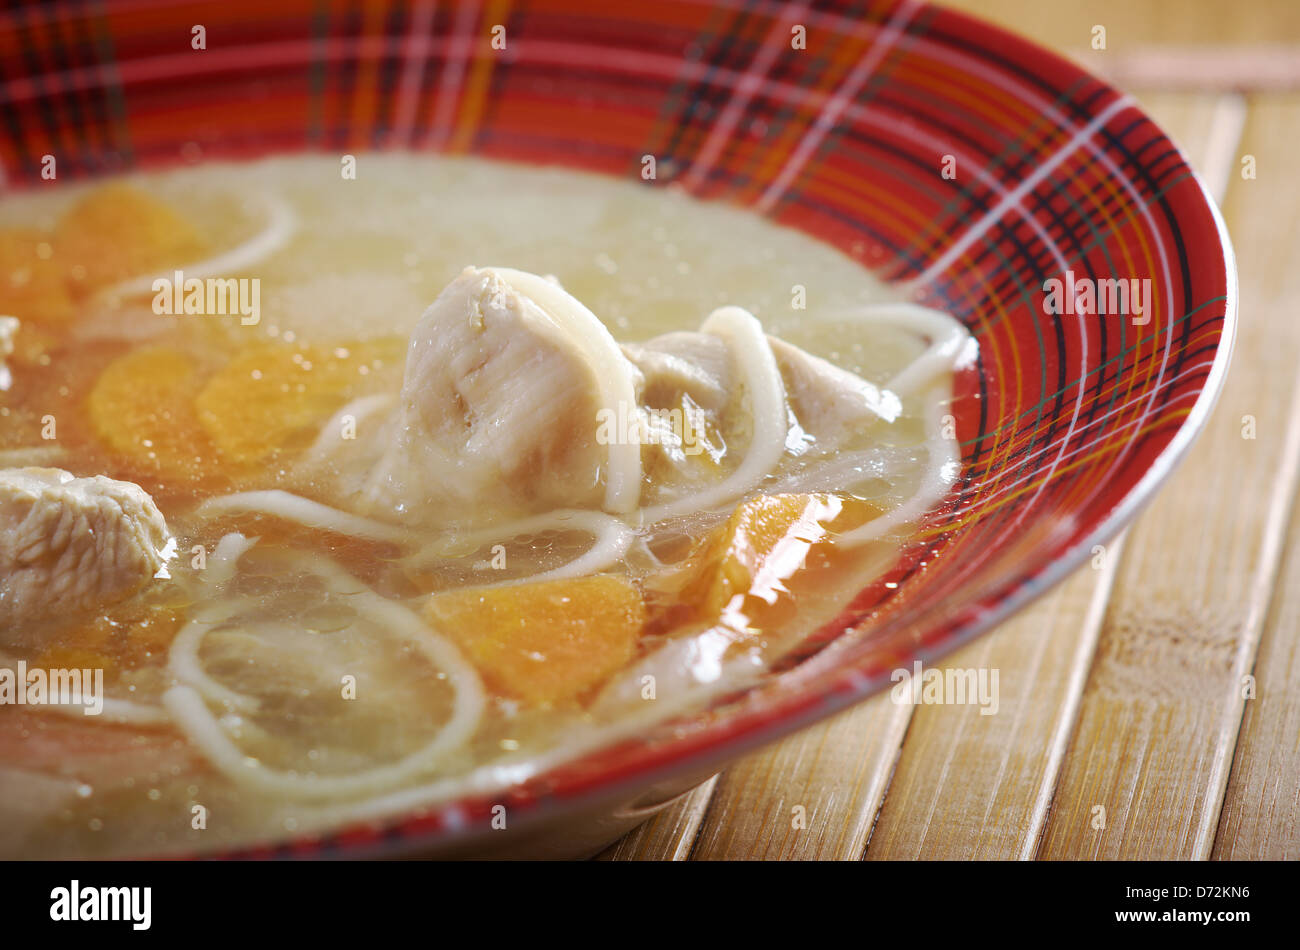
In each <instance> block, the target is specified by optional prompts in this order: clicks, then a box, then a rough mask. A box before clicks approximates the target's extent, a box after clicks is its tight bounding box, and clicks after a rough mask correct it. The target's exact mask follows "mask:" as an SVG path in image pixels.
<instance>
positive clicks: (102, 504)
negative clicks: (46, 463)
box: [0, 468, 168, 642]
mask: <svg viewBox="0 0 1300 950" xmlns="http://www.w3.org/2000/svg"><path fill="white" fill-rule="evenodd" d="M167 540H168V532H167V524H166V522H165V521H164V520H163V516H162V513H161V512H159V511H158V508H157V506H155V505H154V503H153V499H152V498H150V497H149V495H148V494H146V493H145V491H144V490H143V489H142V488H140V486H139V485H136V484H134V483H132V482H123V481H116V480H114V479H111V478H105V477H104V476H102V475H96V476H94V477H93V478H77V477H75V476H74V475H72V474H71V473H70V472H65V471H63V470H62V469H58V468H10V469H0V641H3V640H9V641H11V642H16V641H17V640H19V639H20V638H21V634H22V628H23V626H24V625H25V624H28V623H31V622H34V621H37V620H40V619H42V618H45V617H48V616H50V615H52V614H54V613H56V612H57V613H75V612H79V611H82V610H86V609H89V608H91V607H98V606H104V605H107V604H110V603H113V602H116V601H118V600H121V599H123V598H125V597H127V596H129V595H130V594H132V593H134V592H135V591H136V590H138V589H139V588H140V587H141V586H142V585H143V584H144V583H145V582H146V581H147V580H149V578H151V577H153V576H154V575H155V574H156V573H157V572H158V570H159V568H160V567H161V566H162V565H163V551H164V549H165V547H166V546H167Z"/></svg>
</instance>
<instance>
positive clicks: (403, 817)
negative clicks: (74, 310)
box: [7, 2, 1239, 859]
mask: <svg viewBox="0 0 1300 950" xmlns="http://www.w3.org/2000/svg"><path fill="white" fill-rule="evenodd" d="M917 5H918V6H919V7H921V8H923V9H926V8H929V9H933V10H935V11H937V12H938V14H939V15H941V16H943V17H944V18H946V19H948V21H949V22H951V23H952V24H953V25H954V26H955V27H956V28H959V29H960V30H961V31H962V32H963V34H964V35H965V36H967V37H968V38H969V39H971V40H972V41H974V42H977V43H978V44H979V45H980V46H982V47H988V46H991V45H998V46H1000V47H1001V48H1002V49H1003V51H1004V53H1007V54H1010V55H1012V56H1014V57H1015V59H1016V60H1022V59H1023V58H1024V57H1025V56H1027V55H1031V54H1032V55H1033V56H1036V57H1038V58H1040V59H1041V60H1042V61H1043V62H1044V63H1045V65H1046V66H1048V67H1050V68H1051V69H1052V70H1057V71H1059V70H1062V69H1066V70H1069V71H1071V72H1072V73H1078V74H1080V75H1083V76H1087V77H1088V78H1090V79H1092V80H1093V81H1094V82H1096V83H1098V84H1099V86H1101V87H1103V88H1105V89H1106V90H1109V91H1113V92H1118V90H1115V87H1114V86H1113V85H1111V84H1110V83H1109V82H1106V81H1105V80H1103V79H1099V78H1098V77H1096V76H1094V75H1093V74H1092V73H1091V72H1089V71H1088V70H1087V69H1086V68H1084V67H1083V66H1081V65H1079V64H1078V63H1076V62H1073V61H1071V60H1069V59H1067V58H1065V57H1064V56H1062V55H1061V54H1059V53H1057V52H1055V51H1054V50H1052V49H1050V48H1048V47H1046V46H1043V45H1041V44H1039V43H1038V42H1036V41H1034V40H1032V39H1029V38H1026V37H1024V36H1021V35H1019V34H1017V33H1015V32H1013V31H1011V30H1009V29H1006V28H1004V27H1002V26H1000V25H997V24H994V23H991V22H989V21H986V20H984V19H981V18H979V17H977V16H973V15H971V14H968V13H966V12H964V11H960V10H954V9H952V8H950V7H947V6H944V5H942V4H939V3H929V2H920V3H918V4H917ZM1128 109H1132V110H1134V111H1136V112H1137V113H1138V114H1140V115H1141V116H1143V117H1144V118H1146V119H1147V120H1148V121H1151V124H1152V126H1153V128H1154V129H1155V130H1156V132H1157V133H1158V134H1159V135H1160V136H1161V137H1163V139H1164V140H1165V141H1166V142H1168V143H1169V144H1170V145H1171V146H1172V147H1173V148H1174V149H1175V150H1176V151H1177V153H1178V155H1179V157H1180V158H1181V159H1182V160H1183V161H1184V163H1185V164H1186V166H1187V168H1188V170H1189V172H1190V178H1191V180H1192V181H1193V182H1194V183H1195V186H1196V189H1197V191H1196V194H1198V195H1199V201H1200V203H1201V204H1203V205H1204V207H1205V209H1207V210H1208V212H1209V214H1210V217H1211V220H1212V222H1213V232H1214V235H1215V237H1216V238H1217V241H1218V244H1219V250H1220V251H1221V258H1222V265H1223V267H1224V289H1225V297H1224V315H1223V321H1222V329H1221V331H1220V334H1219V338H1218V341H1217V343H1216V349H1215V355H1214V359H1213V362H1212V363H1211V365H1210V368H1209V370H1208V372H1207V375H1206V378H1205V381H1204V383H1203V384H1202V386H1201V388H1200V390H1199V392H1197V394H1196V399H1195V402H1194V403H1193V404H1192V407H1191V408H1190V410H1188V412H1187V414H1186V416H1185V417H1184V418H1183V419H1182V421H1181V422H1180V423H1179V425H1178V427H1177V429H1176V430H1175V431H1174V433H1173V435H1172V436H1171V437H1170V439H1169V441H1168V443H1167V444H1166V445H1165V446H1164V447H1163V448H1162V449H1161V450H1160V451H1159V453H1158V454H1157V455H1156V456H1155V458H1154V459H1152V460H1151V462H1150V463H1149V464H1148V465H1147V467H1146V470H1145V471H1144V472H1143V473H1142V474H1141V476H1140V477H1139V478H1138V480H1137V482H1136V483H1135V484H1134V485H1133V486H1132V487H1130V488H1129V489H1128V490H1127V491H1125V492H1124V494H1123V495H1122V496H1121V497H1120V498H1119V500H1118V501H1117V502H1116V503H1115V504H1114V505H1113V506H1112V507H1111V509H1110V510H1109V511H1108V512H1107V514H1106V515H1105V516H1104V517H1103V518H1102V519H1101V520H1100V521H1099V522H1098V523H1097V524H1095V525H1094V526H1093V527H1092V529H1091V530H1089V531H1088V532H1087V533H1086V534H1085V535H1083V536H1082V537H1081V538H1080V539H1079V540H1077V541H1076V542H1074V543H1073V544H1072V545H1071V546H1070V547H1069V548H1067V549H1066V550H1065V551H1063V552H1062V553H1061V554H1060V555H1059V556H1057V557H1055V558H1053V559H1051V560H1049V561H1047V562H1045V563H1044V564H1043V565H1042V566H1041V567H1040V568H1039V569H1037V570H1034V571H1032V572H1031V573H1029V574H1027V575H1025V576H1023V577H1022V578H1020V579H1015V578H1007V579H1004V580H1002V581H1000V582H998V583H996V584H994V585H992V586H991V587H990V588H989V590H988V591H987V592H986V594H985V595H984V596H983V597H982V598H981V603H982V604H984V605H985V606H984V607H983V608H982V609H980V610H979V611H978V612H977V613H976V614H975V615H974V616H972V617H970V618H969V619H966V618H962V619H958V620H957V621H955V622H954V623H953V624H952V625H951V626H950V627H948V628H947V629H946V630H945V631H944V633H943V635H942V636H941V637H939V638H937V639H936V640H935V641H934V642H928V643H921V644H918V645H917V646H916V647H915V648H913V649H911V650H910V651H909V653H910V656H909V659H911V660H919V661H921V662H922V663H923V664H930V663H933V662H934V661H936V660H938V659H940V658H942V657H944V656H946V655H948V654H950V653H951V652H953V651H955V650H957V649H958V648H960V647H962V646H963V645H965V644H967V643H969V642H971V641H972V640H974V639H975V638H976V637H978V636H980V635H982V634H984V633H985V632H987V631H988V630H989V629H990V628H992V627H994V626H996V625H997V624H999V623H1001V622H1002V621H1003V620H1005V619H1007V618H1008V617H1009V616H1011V615H1012V614H1014V613H1016V612H1017V611H1019V610H1021V609H1022V608H1024V607H1025V606H1027V605H1028V604H1029V603H1031V602H1033V601H1034V600H1036V599H1038V598H1039V597H1041V596H1042V595H1043V594H1045V593H1046V592H1047V591H1048V590H1050V589H1051V588H1053V587H1054V586H1056V585H1057V584H1058V583H1060V582H1061V581H1062V580H1064V579H1065V578H1066V577H1067V576H1068V575H1070V574H1071V573H1073V572H1074V571H1075V570H1077V569H1078V568H1080V567H1081V566H1082V565H1083V564H1084V563H1085V562H1086V561H1087V560H1088V559H1089V558H1090V557H1091V556H1092V549H1093V548H1094V546H1096V545H1100V544H1104V543H1106V542H1109V541H1110V540H1112V539H1113V538H1114V537H1115V536H1117V535H1118V534H1119V533H1120V532H1121V531H1122V530H1124V528H1125V527H1126V526H1127V525H1128V524H1129V523H1130V522H1132V521H1133V519H1134V518H1136V516H1137V515H1138V514H1139V513H1140V512H1141V511H1142V510H1143V509H1144V508H1145V507H1146V506H1147V505H1148V504H1149V503H1150V502H1151V501H1152V499H1153V498H1154V497H1155V494H1156V492H1157V490H1158V489H1159V487H1160V486H1161V485H1162V484H1163V483H1164V482H1165V480H1166V479H1168V478H1169V477H1170V476H1171V475H1172V473H1173V472H1174V471H1175V470H1176V468H1177V467H1178V465H1179V464H1180V463H1181V462H1182V461H1183V460H1184V459H1185V458H1186V456H1187V454H1188V451H1189V449H1190V448H1191V446H1192V444H1193V443H1194V442H1195V440H1196V439H1197V438H1198V437H1199V436H1200V434H1201V432H1202V431H1203V430H1204V428H1205V426H1206V423H1207V421H1208V419H1209V417H1210V415H1211V414H1212V412H1213V410H1214V408H1215V406H1216V405H1217V403H1218V400H1219V397H1220V395H1221V393H1222V390H1223V387H1224V383H1225V380H1226V378H1227V372H1228V367H1229V365H1230V363H1231V359H1232V354H1233V351H1234V349H1235V342H1236V335H1237V329H1238V321H1239V312H1238V310H1239V286H1238V275H1237V266H1236V254H1235V251H1234V249H1233V246H1232V242H1231V238H1230V236H1229V234H1228V230H1227V226H1226V224H1225V222H1224V219H1223V215H1222V212H1221V210H1220V209H1219V207H1218V204H1217V203H1216V201H1215V200H1214V197H1213V195H1212V194H1211V193H1210V190H1209V188H1208V187H1207V185H1206V182H1205V180H1204V178H1203V176H1202V175H1201V174H1200V173H1199V172H1197V171H1196V170H1195V169H1194V168H1193V167H1192V165H1191V162H1190V160H1188V157H1187V155H1186V153H1185V152H1184V150H1183V149H1182V147H1181V146H1179V145H1178V143H1177V142H1176V141H1174V140H1173V139H1172V138H1171V137H1170V136H1169V134H1168V133H1167V132H1166V131H1165V130H1164V129H1163V128H1162V127H1161V126H1160V125H1159V123H1156V122H1154V121H1152V120H1150V117H1149V116H1148V115H1147V113H1146V112H1145V110H1144V109H1142V108H1141V106H1140V105H1138V104H1137V103H1135V102H1131V103H1130V104H1129V106H1128V107H1126V109H1124V110H1120V111H1121V112H1122V111H1127V110H1128ZM1088 111H1089V112H1091V113H1094V114H1095V113H1096V112H1097V111H1098V110H1097V109H1096V108H1095V107H1089V110H1088ZM296 151H301V150H294V149H287V150H279V151H276V152H275V153H273V154H294V153H295V152H296ZM557 164H559V165H561V166H562V165H563V163H562V162H561V163H557ZM13 185H14V183H13V182H9V183H7V187H10V188H12V187H13ZM1185 200H1187V201H1191V200H1192V199H1190V198H1188V199H1185ZM750 210H753V209H750ZM753 213H756V214H758V213H761V212H758V211H756V210H755V211H753ZM1174 224H1175V225H1176V224H1177V219H1174ZM784 226H787V227H791V226H792V225H784ZM1206 246H1208V242H1206ZM1208 256H1209V255H1207V257H1208ZM829 626H830V627H831V628H834V629H835V630H836V633H837V635H842V634H843V633H845V632H846V631H848V630H849V629H851V628H852V627H853V626H854V624H853V623H852V622H850V621H847V620H844V618H837V619H836V620H834V621H832V623H831V624H830V625H829ZM889 676H890V674H889V671H888V670H881V671H879V672H876V673H874V674H872V673H864V672H861V671H860V670H858V669H856V668H854V666H853V665H852V664H848V665H842V666H840V667H838V668H836V669H834V670H833V671H831V672H829V673H828V674H827V676H826V677H825V679H824V680H823V681H821V682H820V683H819V686H820V688H819V689H816V690H814V689H813V688H812V687H811V686H810V685H803V686H801V687H799V688H797V689H795V690H792V691H791V693H790V695H788V696H782V697H778V698H776V699H774V700H773V701H772V702H768V703H764V704H763V705H761V706H760V707H758V708H747V709H737V710H735V711H733V712H731V713H728V714H726V715H724V716H721V717H719V718H718V719H717V720H715V721H712V722H709V723H708V724H706V725H705V726H703V727H702V728H701V729H699V730H697V731H696V732H694V733H692V734H691V735H690V736H689V737H682V736H679V737H677V738H674V739H672V740H670V741H667V742H665V743H663V745H662V746H661V747H660V748H657V749H647V750H646V752H647V754H644V755H642V756H641V757H640V758H639V759H636V760H634V761H630V762H625V763H621V764H615V765H611V766H609V767H605V768H602V769H600V770H597V776H596V777H595V778H591V777H587V778H584V779H582V780H580V781H575V780H569V781H568V784H566V783H565V782H563V781H561V782H559V783H549V784H548V785H547V787H546V789H545V791H544V792H542V793H541V794H537V795H532V794H528V795H525V796H524V799H523V800H522V801H520V800H518V799H516V798H515V797H514V796H513V795H512V792H511V790H510V789H504V790H501V791H499V792H498V793H496V795H495V796H491V798H492V800H493V801H495V802H506V803H508V804H510V808H511V818H510V820H511V831H512V832H518V831H519V830H521V829H534V828H536V827H538V826H540V825H542V824H544V823H547V822H549V821H553V820H556V819H559V818H563V817H566V816H573V815H576V814H579V813H581V812H582V811H585V810H590V809H593V808H597V807H599V806H601V805H602V804H604V803H613V802H617V801H621V800H626V799H627V797H628V796H634V795H635V794H636V793H638V792H641V791H644V790H645V789H646V788H649V787H651V786H653V785H655V784H656V783H659V782H666V781H668V780H670V779H672V778H673V777H674V776H677V777H680V776H682V775H684V774H698V773H701V772H702V771H703V770H705V769H706V768H713V767H717V768H722V767H723V766H724V765H725V763H727V762H730V761H732V760H734V759H735V758H737V757H739V756H741V755H743V754H745V753H747V752H750V751H752V750H754V749H756V748H758V747H760V746H763V745H767V744H769V743H771V742H774V741H775V740H777V739H780V738H782V737H784V736H787V735H790V734H791V733H794V732H797V731H799V730H800V729H803V728H806V727H808V726H810V725H812V724H813V723H815V722H817V721H819V720H821V719H825V718H827V717H829V716H831V715H834V714H835V713H837V712H840V711H842V710H844V709H846V708H848V707H849V706H851V705H854V704H856V703H859V702H861V701H862V700H864V699H867V698H868V697H870V696H872V695H875V694H876V693H878V692H879V691H881V690H882V689H883V688H884V687H885V686H886V685H887V683H888V682H889V681H890V679H889ZM692 718H693V717H692V716H685V717H675V718H670V719H669V720H667V721H669V722H672V721H680V720H682V719H684V720H690V719H692ZM694 718H698V714H697V715H696V716H695V717H694ZM618 744H619V743H618V742H611V743H608V744H605V745H602V746H599V747H597V748H596V749H595V750H591V751H588V752H586V753H582V754H581V755H579V756H578V758H579V759H586V758H590V757H599V756H600V755H601V754H602V753H603V752H605V751H608V750H609V749H610V748H613V747H615V746H617V745H618ZM563 771H564V767H563V766H561V767H559V768H551V769H545V770H542V771H540V772H538V773H537V774H535V775H534V776H533V777H532V778H530V779H529V780H528V781H527V782H525V783H523V786H524V787H526V786H527V785H529V784H531V783H533V782H539V783H541V782H546V781H547V779H548V776H551V775H555V774H561V773H563ZM519 787H520V786H516V788H519ZM476 800H483V801H486V800H487V798H486V797H485V796H483V795H481V794H474V795H463V796H460V797H457V798H453V799H449V800H446V801H443V802H440V803H437V804H432V805H429V806H426V807H424V808H419V809H406V810H404V811H401V812H397V813H394V814H392V815H390V816H388V817H384V818H380V819H367V820H361V821H357V820H350V821H345V822H343V823H341V824H337V825H334V826H333V827H332V828H331V829H329V830H326V831H322V832H319V833H314V834H306V835H304V834H301V833H289V834H285V835H283V836H277V837H272V838H267V839H263V840H262V841H260V842H257V843H253V844H249V845H241V846H237V847H233V848H218V849H215V850H213V851H204V852H195V853H182V854H179V855H167V857H205V858H268V857H269V858H345V859H352V858H364V857H396V856H402V855H409V854H418V853H421V852H429V851H430V850H433V849H444V848H458V847H464V846H467V845H470V844H472V843H473V842H474V841H475V840H478V839H482V838H486V837H487V836H489V835H491V834H494V833H495V832H493V831H492V830H491V829H490V827H489V826H488V825H487V824H486V823H485V822H483V821H475V820H471V819H468V818H467V817H466V813H467V810H470V809H469V806H470V805H472V804H473V803H474V802H475V801H476ZM521 806H522V807H521ZM141 857H145V855H141Z"/></svg>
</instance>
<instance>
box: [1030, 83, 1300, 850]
mask: <svg viewBox="0 0 1300 950" xmlns="http://www.w3.org/2000/svg"><path fill="white" fill-rule="evenodd" d="M1297 123H1300V102H1297V101H1296V100H1295V99H1292V98H1285V99H1283V100H1282V101H1280V102H1279V101H1275V100H1269V101H1267V102H1252V103H1251V112H1250V115H1249V118H1248V121H1247V126H1246V133H1245V136H1244V138H1243V142H1242V147H1241V148H1242V151H1243V152H1251V153H1254V154H1256V155H1257V157H1262V158H1265V159H1266V160H1267V161H1268V163H1269V166H1268V167H1270V168H1271V174H1270V175H1266V176H1263V177H1261V178H1259V179H1258V180H1254V181H1243V180H1242V179H1241V178H1240V177H1237V178H1235V179H1234V180H1233V181H1232V183H1231V185H1230V187H1229V192H1228V199H1227V204H1226V208H1225V211H1226V216H1227V220H1228V227H1229V229H1230V230H1231V231H1232V232H1233V233H1234V234H1235V235H1236V236H1237V239H1238V242H1239V246H1238V252H1239V261H1240V267H1241V276H1242V306H1241V312H1242V314H1243V315H1244V317H1245V318H1244V319H1242V321H1241V325H1240V329H1239V332H1238V336H1237V342H1236V353H1235V356H1234V362H1235V371H1234V372H1233V373H1231V374H1230V376H1229V379H1228V383H1227V386H1226V388H1225V390H1224V393H1223V395H1222V397H1221V398H1220V401H1219V406H1218V409H1217V410H1216V412H1215V413H1214V415H1213V416H1212V418H1211V419H1210V422H1209V425H1208V426H1207V429H1206V431H1205V433H1204V434H1203V435H1202V436H1201V438H1200V440H1199V442H1198V443H1197V444H1196V446H1195V447H1194V448H1193V450H1192V452H1191V453H1190V454H1189V457H1188V459H1187V460H1186V462H1185V463H1184V465H1183V467H1182V468H1181V469H1180V470H1179V471H1178V472H1177V473H1176V474H1175V475H1174V477H1173V478H1172V479H1171V480H1170V481H1169V483H1168V484H1167V485H1166V486H1165V488H1164V489H1162V491H1161V493H1160V494H1159V495H1158V496H1157V498H1156V501H1155V502H1154V504H1153V505H1152V506H1151V508H1150V509H1149V510H1148V511H1147V512H1146V513H1145V514H1144V515H1143V516H1142V517H1141V518H1140V519H1139V520H1138V521H1137V523H1136V524H1135V525H1134V526H1133V528H1132V529H1131V530H1130V532H1129V538H1128V543H1127V545H1126V551H1125V557H1124V558H1123V560H1122V563H1121V564H1120V568H1119V573H1118V575H1117V577H1116V581H1115V590H1114V593H1113V595H1112V598H1111V603H1110V607H1109V609H1108V611H1107V616H1106V621H1105V623H1104V625H1103V628H1102V632H1101V637H1100V640H1099V642H1098V650H1097V657H1096V659H1095V661H1094V664H1093V668H1092V670H1091V672H1090V674H1089V678H1088V684H1087V686H1086V688H1085V691H1084V697H1083V705H1082V708H1081V712H1080V719H1079V724H1078V727H1077V729H1076V732H1075V735H1074V738H1073V740H1072V743H1071V746H1070V749H1069V752H1068V754H1067V756H1066V762H1065V768H1064V770H1063V772H1062V774H1061V779H1060V783H1059V785H1058V787H1057V792H1056V797H1055V800H1054V802H1053V811H1052V814H1051V816H1050V818H1049V821H1048V825H1047V827H1046V828H1045V830H1044V835H1043V843H1042V847H1041V849H1040V852H1039V855H1040V856H1041V857H1047V858H1078V857H1098V858H1137V857H1140V858H1148V859H1155V858H1204V857H1208V856H1209V854H1210V853H1211V850H1212V846H1213V844H1214V837H1215V832H1216V829H1217V828H1218V825H1219V813H1220V807H1221V804H1222V801H1223V795H1224V789H1225V786H1226V784H1227V778H1228V766H1229V763H1230V762H1231V761H1232V756H1233V750H1234V748H1235V745H1236V739H1237V734H1238V731H1239V729H1240V726H1241V720H1242V713H1243V697H1242V682H1243V678H1244V677H1245V676H1246V675H1247V674H1248V673H1249V672H1250V670H1251V668H1252V666H1253V663H1254V659H1255V653H1256V649H1257V646H1258V643H1259V637H1260V633H1261V629H1262V625H1263V618H1264V615H1265V611H1266V609H1267V606H1268V602H1269V594H1270V591H1271V590H1272V587H1273V582H1274V579H1275V576H1276V573H1277V570H1278V565H1279V560H1280V555H1281V546H1282V538H1283V536H1284V531H1285V526H1286V523H1287V518H1288V516H1289V513H1290V507H1291V501H1292V496H1293V495H1294V492H1295V488H1296V477H1297V471H1298V469H1297V465H1298V463H1300V457H1297V456H1298V452H1300V437H1298V436H1300V433H1297V432H1296V427H1297V425H1300V416H1297V413H1296V408H1295V406H1294V394H1295V389H1296V369H1295V367H1296V363H1297V359H1300V323H1297V322H1296V321H1295V320H1294V319H1291V318H1290V317H1289V316H1288V312H1287V310H1286V309H1284V307H1283V301H1282V300H1281V298H1280V297H1279V296H1277V295H1275V294H1274V293H1273V292H1271V289H1276V290H1279V291H1280V290H1282V289H1283V288H1285V287H1286V286H1287V284H1288V283H1289V282H1291V281H1293V278H1292V277H1291V276H1290V270H1291V266H1290V262H1291V258H1292V257H1293V256H1294V250H1293V249H1294V247H1295V244H1294V241H1295V237H1296V230H1295V220H1296V216H1297V214H1298V213H1300V191H1297V189H1296V187H1295V182H1294V180H1293V179H1292V178H1291V173H1290V161H1289V159H1288V158H1286V157H1285V155H1286V151H1287V149H1288V148H1289V147H1290V145H1289V144H1288V143H1289V141H1291V139H1290V138H1289V137H1290V135H1291V134H1292V132H1293V130H1294V129H1295V128H1297ZM1247 417H1252V418H1253V419H1255V420H1256V421H1255V425H1256V426H1257V432H1258V437H1257V438H1253V439H1248V438H1244V437H1243V433H1244V431H1245V430H1244V425H1245V423H1244V421H1243V420H1245V419H1246V418H1247ZM1101 809H1104V818H1105V825H1104V828H1103V827H1098V816H1099V815H1101V814H1102V812H1101V811H1100V810H1101Z"/></svg>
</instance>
